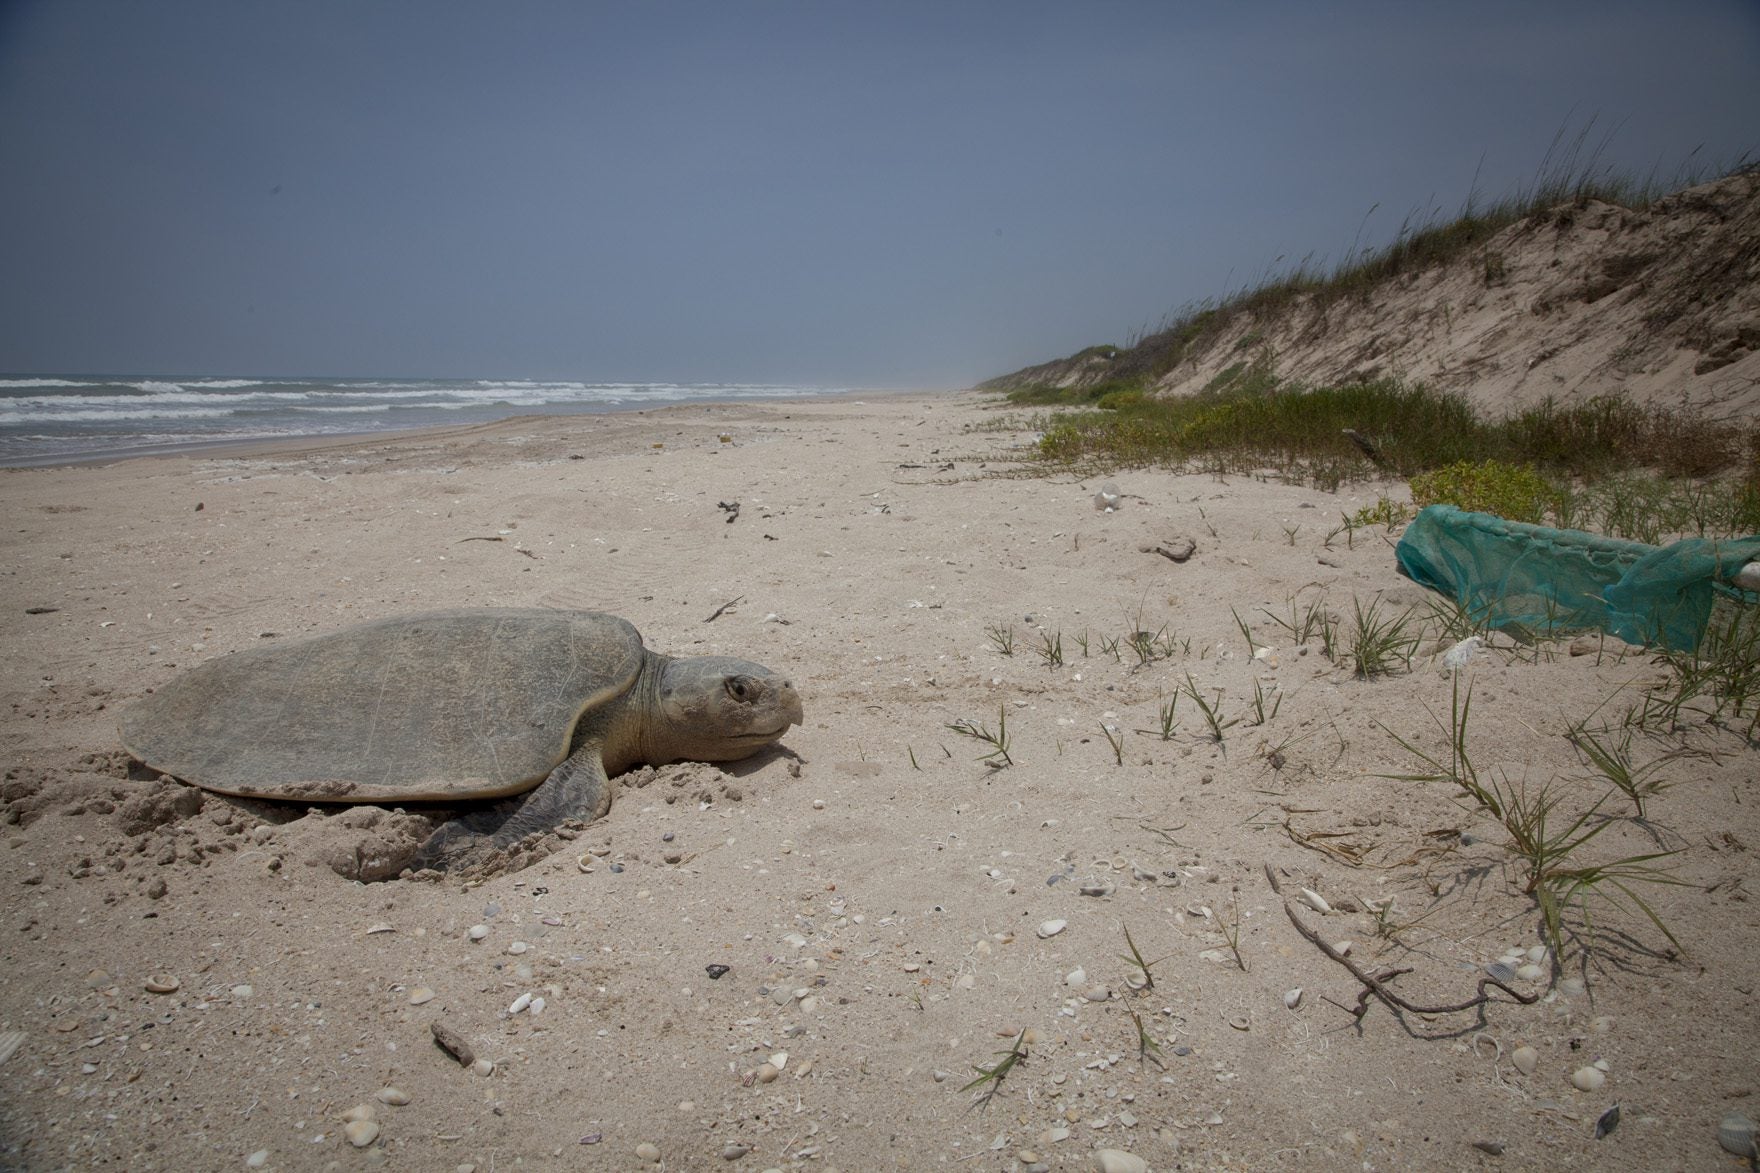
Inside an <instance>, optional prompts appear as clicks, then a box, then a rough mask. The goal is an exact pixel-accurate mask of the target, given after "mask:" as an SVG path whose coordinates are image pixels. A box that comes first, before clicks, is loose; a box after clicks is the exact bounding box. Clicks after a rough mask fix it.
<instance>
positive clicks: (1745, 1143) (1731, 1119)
mask: <svg viewBox="0 0 1760 1173" xmlns="http://www.w3.org/2000/svg"><path fill="white" fill-rule="evenodd" d="M1756 1127H1757V1126H1756V1125H1755V1123H1754V1122H1753V1121H1752V1120H1750V1119H1749V1118H1748V1117H1746V1116H1744V1115H1742V1114H1741V1113H1740V1112H1731V1113H1730V1114H1729V1115H1727V1116H1725V1117H1724V1118H1723V1119H1722V1120H1719V1121H1718V1122H1717V1143H1718V1144H1720V1145H1722V1146H1723V1151H1724V1152H1726V1153H1734V1154H1735V1155H1736V1156H1738V1157H1747V1158H1748V1159H1749V1160H1750V1161H1751V1160H1753V1159H1754V1156H1755V1148H1754V1143H1755V1142H1754V1133H1755V1131H1756Z"/></svg>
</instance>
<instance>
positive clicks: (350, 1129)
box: [342, 1120, 379, 1149]
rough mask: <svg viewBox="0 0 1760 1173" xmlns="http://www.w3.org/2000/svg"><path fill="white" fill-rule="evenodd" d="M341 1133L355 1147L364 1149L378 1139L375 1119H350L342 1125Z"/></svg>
mask: <svg viewBox="0 0 1760 1173" xmlns="http://www.w3.org/2000/svg"><path fill="white" fill-rule="evenodd" d="M342 1135H343V1136H345V1137H347V1138H348V1143H349V1144H351V1145H353V1146H354V1147H355V1148H357V1149H364V1148H366V1147H367V1146H368V1145H370V1144H372V1143H373V1142H374V1141H376V1140H378V1139H379V1122H378V1121H377V1120H350V1121H349V1122H348V1123H347V1124H345V1125H343V1127H342Z"/></svg>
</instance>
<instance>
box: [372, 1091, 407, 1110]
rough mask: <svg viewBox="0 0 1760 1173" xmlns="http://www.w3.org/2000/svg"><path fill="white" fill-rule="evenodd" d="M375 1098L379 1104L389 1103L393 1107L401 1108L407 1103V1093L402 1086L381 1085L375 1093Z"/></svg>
mask: <svg viewBox="0 0 1760 1173" xmlns="http://www.w3.org/2000/svg"><path fill="white" fill-rule="evenodd" d="M377 1098H378V1100H379V1102H380V1103H381V1104H390V1105H391V1106H392V1107H394V1108H401V1107H403V1106H404V1105H405V1104H407V1103H409V1093H408V1092H406V1091H404V1090H403V1089H402V1088H395V1087H382V1088H380V1089H379V1091H378V1093H377Z"/></svg>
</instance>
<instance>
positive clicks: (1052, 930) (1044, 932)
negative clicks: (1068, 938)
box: [1039, 920, 1069, 937]
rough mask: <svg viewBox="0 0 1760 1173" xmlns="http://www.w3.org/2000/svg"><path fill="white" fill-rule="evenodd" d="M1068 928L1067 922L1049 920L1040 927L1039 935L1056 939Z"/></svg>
mask: <svg viewBox="0 0 1760 1173" xmlns="http://www.w3.org/2000/svg"><path fill="white" fill-rule="evenodd" d="M1068 927H1069V922H1068V921H1066V920H1048V921H1046V922H1045V923H1044V924H1042V925H1040V926H1039V935H1040V936H1041V937H1055V936H1057V934H1059V933H1061V932H1063V930H1064V929H1066V928H1068Z"/></svg>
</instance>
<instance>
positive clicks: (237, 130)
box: [0, 0, 1760, 386]
mask: <svg viewBox="0 0 1760 1173" xmlns="http://www.w3.org/2000/svg"><path fill="white" fill-rule="evenodd" d="M1590 119H1593V120H1594V122H1593V127H1592V129H1591V131H1590V142H1591V145H1595V144H1600V143H1601V142H1602V141H1603V139H1605V138H1607V137H1608V136H1609V135H1611V138H1610V140H1609V141H1607V143H1606V145H1605V149H1604V150H1603V152H1602V154H1601V161H1602V162H1603V163H1604V164H1606V165H1608V166H1610V167H1613V168H1615V169H1617V170H1619V171H1622V172H1627V173H1632V174H1635V175H1636V176H1638V177H1640V178H1642V177H1644V176H1646V175H1648V174H1650V173H1652V172H1653V171H1654V172H1660V173H1661V174H1663V175H1665V176H1670V175H1673V174H1674V173H1675V172H1676V170H1677V168H1678V167H1679V166H1680V165H1681V164H1682V163H1683V162H1685V161H1686V160H1687V159H1688V157H1689V155H1690V154H1691V152H1693V151H1694V150H1695V149H1696V148H1697V149H1698V151H1699V154H1698V158H1700V159H1707V158H1708V159H1709V160H1711V161H1713V162H1728V161H1732V160H1733V159H1735V158H1736V157H1737V156H1740V155H1742V154H1743V153H1744V152H1752V151H1755V149H1756V148H1760V3H1756V0H1727V2H1718V0H1675V2H1673V3H1668V4H1663V3H1657V2H1655V0H1591V2H1577V0H1518V2H1511V3H1473V2H1470V0H1459V2H1448V3H1445V2H1442V0H1437V2H1435V3H1431V2H1427V0H1392V2H1388V3H1368V2H1363V3H1326V2H1324V0H1292V2H1288V3H1270V2H1268V3H1246V2H1243V3H1235V4H1226V3H1215V2H1214V0H1210V2H1204V3H1183V2H1176V0H1165V2H1161V3H1108V2H1106V0H1082V2H1080V3H1067V4H1046V3H1032V2H1026V0H1022V2H997V3H962V2H960V0H937V2H931V3H887V2H884V0H869V2H866V3H807V2H794V0H766V2H752V3H742V2H739V0H714V2H710V3H667V2H649V3H635V2H633V0H632V2H629V3H620V4H597V3H587V2H585V0H582V2H572V3H537V2H529V0H527V2H522V0H506V2H494V3H490V2H471V3H449V2H446V0H408V2H400V0H341V2H334V3H332V2H325V0H298V2H278V0H215V2H212V3H201V2H195V0H116V2H99V0H92V2H85V0H49V2H42V3H34V2H29V0H25V2H19V0H0V370H7V371H15V372H20V371H22V372H32V373H41V372H53V371H78V372H88V373H117V374H127V373H156V374H187V375H195V374H215V375H219V374H237V375H243V374H259V375H261V374H311V375H407V376H435V377H442V376H463V377H498V378H500V377H506V378H521V377H524V378H534V377H535V378H566V379H581V380H588V381H599V380H613V379H647V380H678V381H690V380H741V381H772V380H773V381H783V382H808V383H840V384H849V385H859V386H955V385H964V384H966V383H968V382H970V381H972V380H975V379H978V378H982V377H985V376H988V375H991V374H996V373H1000V372H1002V371H1005V370H1010V369H1013V368H1015V367H1018V366H1021V365H1024V364H1027V363H1029V362H1035V361H1039V360H1042V359H1047V358H1052V357H1056V356H1059V355H1061V354H1064V353H1068V352H1070V351H1073V350H1076V349H1078V348H1080V347H1082V346H1085V345H1088V344H1090V343H1095V342H1103V341H1124V340H1126V338H1127V337H1128V336H1129V335H1130V334H1132V333H1133V332H1136V331H1140V330H1141V329H1142V328H1144V327H1148V328H1154V327H1155V326H1157V325H1158V324H1159V323H1160V322H1161V321H1162V319H1163V318H1164V317H1165V316H1166V315H1167V314H1169V313H1170V312H1171V311H1174V310H1176V309H1178V308H1179V307H1181V306H1182V305H1184V304H1186V303H1188V302H1191V301H1194V300H1197V299H1202V298H1206V297H1214V296H1217V295H1220V294H1222V293H1224V292H1226V291H1227V290H1228V289H1229V288H1230V287H1235V288H1238V287H1239V286H1240V285H1241V284H1243V283H1246V282H1250V281H1252V280H1254V279H1255V278H1258V277H1261V276H1263V275H1265V274H1266V273H1267V272H1268V271H1269V270H1271V269H1273V268H1274V267H1276V266H1277V265H1278V264H1279V263H1280V262H1279V261H1278V258H1279V257H1284V258H1288V259H1290V260H1293V259H1295V258H1298V257H1300V256H1302V255H1303V254H1307V253H1314V254H1318V255H1320V256H1323V257H1328V258H1333V259H1336V258H1337V257H1339V256H1340V255H1342V254H1344V253H1345V252H1347V251H1348V250H1349V249H1350V248H1351V246H1352V243H1353V241H1354V240H1355V239H1356V238H1357V236H1358V232H1359V228H1360V226H1363V225H1364V223H1365V214H1366V213H1369V211H1370V209H1371V208H1372V207H1374V208H1376V210H1375V211H1374V212H1373V214H1372V215H1369V216H1368V218H1367V222H1366V227H1362V234H1363V235H1362V239H1363V242H1364V243H1374V242H1377V241H1382V240H1386V239H1388V238H1389V237H1391V236H1392V235H1393V233H1394V232H1395V231H1396V230H1397V229H1398V227H1399V225H1400V221H1401V220H1402V219H1403V218H1404V217H1405V216H1406V215H1407V214H1408V213H1412V212H1414V211H1418V212H1422V211H1423V210H1424V209H1426V208H1430V207H1432V206H1441V207H1443V208H1446V209H1449V210H1453V209H1456V208H1458V207H1459V205H1460V203H1461V201H1462V200H1463V198H1464V197H1465V196H1466V195H1467V193H1468V191H1469V190H1470V189H1471V188H1472V186H1473V183H1474V176H1475V173H1477V176H1478V180H1477V182H1478V186H1479V188H1480V190H1481V191H1483V192H1484V193H1486V194H1488V195H1493V196H1495V195H1500V194H1504V193H1506V192H1508V191H1510V190H1511V189H1512V188H1514V187H1516V186H1518V185H1520V184H1523V183H1526V182H1529V181H1532V180H1533V178H1534V176H1535V174H1536V173H1537V171H1538V170H1539V168H1540V165H1541V162H1542V159H1543V157H1544V156H1545V154H1546V151H1547V147H1548V144H1549V143H1550V142H1551V141H1552V140H1553V138H1554V136H1555V135H1556V134H1558V132H1559V131H1560V130H1561V128H1566V127H1568V128H1570V130H1571V131H1572V132H1574V131H1575V130H1577V129H1580V128H1581V127H1582V126H1583V125H1584V124H1586V123H1587V122H1589V120H1590ZM1285 263H1287V262H1285Z"/></svg>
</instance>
